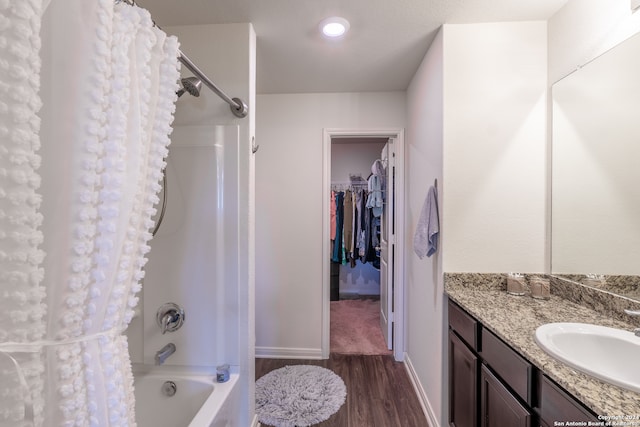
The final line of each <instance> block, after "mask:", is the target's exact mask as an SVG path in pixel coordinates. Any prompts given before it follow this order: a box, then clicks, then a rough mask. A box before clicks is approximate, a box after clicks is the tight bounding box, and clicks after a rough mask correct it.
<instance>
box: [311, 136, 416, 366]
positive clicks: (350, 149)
mask: <svg viewBox="0 0 640 427" xmlns="http://www.w3.org/2000/svg"><path fill="white" fill-rule="evenodd" d="M323 141H324V147H323V154H324V159H323V165H324V166H323V187H324V191H323V197H324V199H323V200H324V201H323V207H324V209H323V237H324V240H323V253H324V254H326V255H327V256H325V257H324V259H323V281H322V283H323V292H322V295H323V304H322V307H323V321H322V355H323V357H324V358H328V357H329V353H330V351H331V344H330V330H331V310H332V309H335V308H336V303H335V301H337V300H345V299H346V300H352V299H354V297H355V298H359V299H360V298H361V297H362V296H364V297H365V298H364V299H365V300H366V299H369V300H374V301H376V303H375V304H376V307H377V310H379V312H378V314H379V316H378V318H379V319H380V320H379V325H376V327H377V328H378V331H379V332H382V336H383V337H384V338H383V340H384V343H385V344H386V345H387V348H389V349H393V355H394V358H395V360H398V361H401V360H403V358H404V345H403V342H404V340H403V337H404V310H403V309H404V289H403V268H402V265H403V262H402V261H403V250H402V249H403V247H402V245H403V238H402V237H403V236H402V232H401V230H403V229H404V224H403V209H402V206H403V204H404V197H403V196H404V192H403V189H404V180H403V177H404V132H403V130H402V129H393V130H388V129H385V130H355V131H354V130H341V129H325V130H324V138H323ZM358 147H360V148H358ZM383 148H384V149H383ZM354 150H355V151H354ZM358 151H360V152H361V155H360V156H359V155H358V154H357V152H358ZM354 152H355V153H356V154H354ZM372 153H373V154H372ZM337 154H340V155H341V157H336V155H337ZM342 156H344V158H343V157H342ZM372 159H375V160H373V161H372ZM374 162H377V163H374ZM372 167H373V171H375V168H376V167H377V169H378V170H377V172H378V173H376V174H373V171H372ZM373 175H376V177H378V179H380V180H381V181H382V185H383V187H384V190H385V191H384V204H379V205H378V206H377V207H378V209H371V211H372V212H373V211H374V210H377V211H378V212H376V213H377V215H376V216H375V218H377V219H375V220H374V216H373V214H372V216H371V218H372V222H371V224H369V226H372V228H371V229H370V230H373V235H372V237H373V239H374V241H375V245H372V246H374V248H373V250H374V251H375V255H372V254H371V252H370V251H369V252H368V253H363V252H362V251H361V252H360V253H359V254H358V253H356V254H355V257H354V254H353V253H352V254H350V255H349V253H348V250H347V249H348V248H346V247H347V246H349V245H347V244H345V245H343V246H345V249H344V251H343V250H342V249H340V251H342V253H339V251H338V246H335V243H333V244H332V237H333V238H334V240H335V239H336V236H335V235H332V234H331V233H332V230H336V225H335V224H333V226H332V222H331V214H330V209H331V202H332V201H334V202H336V201H338V202H339V203H342V202H343V201H344V194H345V192H348V193H349V194H354V198H353V200H354V203H355V193H353V192H352V191H354V190H355V191H357V190H359V188H361V187H360V186H361V185H363V183H364V188H365V189H367V188H368V186H367V181H368V180H369V178H371V177H372V176H373ZM336 190H337V191H338V192H340V197H338V198H337V199H336V198H335V194H334V195H333V197H332V192H335V191H336ZM340 190H347V191H340ZM349 200H351V199H349ZM394 207H395V209H394ZM350 209H351V207H350V208H349V210H348V211H349V212H351V210H350ZM334 212H335V210H334ZM354 219H355V217H354ZM342 221H344V217H342ZM376 221H377V222H376ZM362 224H364V220H363V222H362ZM342 225H343V224H340V226H342ZM352 226H353V224H350V225H349V227H348V229H349V230H353V229H352V228H351V227H352ZM376 226H377V228H376ZM338 229H341V228H340V227H338ZM351 233H353V231H351ZM338 238H339V239H340V240H338V241H339V242H340V241H343V240H342V239H343V237H342V236H338ZM351 238H353V235H352V234H350V235H349V237H348V239H347V241H348V240H350V239H351ZM361 246H362V245H361ZM364 246H365V247H368V246H367V245H364ZM351 249H353V248H351ZM354 258H356V259H354ZM352 268H353V270H351V269H352ZM336 273H337V274H336ZM340 273H342V277H340ZM336 276H338V277H336ZM332 282H333V286H332ZM336 282H337V283H339V286H338V287H337V286H336ZM332 300H333V301H334V304H333V305H332V302H331V301H332ZM340 306H342V307H343V306H344V303H340ZM334 313H335V311H334Z"/></svg>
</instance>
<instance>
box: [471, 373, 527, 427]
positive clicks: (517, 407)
mask: <svg viewBox="0 0 640 427" xmlns="http://www.w3.org/2000/svg"><path fill="white" fill-rule="evenodd" d="M480 400H481V404H480V427H506V426H513V427H531V426H532V423H531V420H532V413H531V411H529V409H528V408H527V407H526V406H524V405H523V404H521V403H520V402H519V401H518V399H517V398H516V397H515V396H514V395H513V394H512V393H511V392H510V391H509V389H507V387H506V386H505V385H504V384H502V382H501V381H500V380H499V379H498V378H497V377H496V376H495V375H494V374H493V373H492V372H491V371H490V370H489V368H487V365H485V364H483V365H482V369H481V371H480Z"/></svg>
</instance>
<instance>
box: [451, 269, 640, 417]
mask: <svg viewBox="0 0 640 427" xmlns="http://www.w3.org/2000/svg"><path fill="white" fill-rule="evenodd" d="M505 277H506V274H465V273H446V274H445V286H446V293H447V295H448V296H449V298H451V299H452V300H454V301H455V302H457V303H458V304H459V305H460V306H461V307H463V308H464V309H465V310H467V311H468V312H469V313H470V314H471V315H473V316H474V317H476V318H477V319H478V320H480V321H481V322H482V323H483V325H485V326H486V327H487V328H489V329H490V330H491V331H493V332H494V333H495V334H496V335H498V336H499V337H500V338H501V339H502V340H504V341H505V342H506V343H507V344H509V345H510V346H512V347H513V348H514V349H516V350H517V351H518V352H519V353H520V354H521V355H523V356H524V357H525V358H526V359H527V360H529V361H530V362H531V363H533V364H534V365H535V366H536V367H538V369H540V370H541V371H542V372H543V373H544V374H546V375H547V376H549V377H550V378H552V379H553V380H554V381H556V382H557V383H558V384H560V385H561V386H562V387H564V388H565V389H566V390H567V391H569V392H570V393H571V394H573V395H574V396H575V397H577V398H578V399H579V400H581V401H582V403H583V404H584V405H586V406H587V407H589V408H590V409H591V410H592V411H593V412H595V413H596V414H599V415H610V416H616V415H625V414H637V413H640V394H639V393H634V392H631V391H628V390H625V389H621V388H619V387H616V386H614V385H610V384H607V383H604V382H602V381H599V380H597V379H595V378H594V377H591V376H589V375H586V374H583V373H580V372H577V371H575V370H574V369H572V368H570V367H569V366H567V365H565V364H563V363H561V362H559V361H557V360H555V359H554V358H552V357H551V356H549V355H548V354H547V353H545V352H544V351H543V350H542V349H541V348H540V347H539V346H538V345H537V344H536V343H535V341H534V333H535V330H536V328H537V327H538V326H540V325H542V324H545V323H551V322H578V323H593V324H597V325H602V326H608V327H613V328H618V329H623V330H632V329H633V327H634V326H633V325H632V324H631V323H629V322H628V320H629V319H627V321H626V322H625V321H621V320H617V319H614V318H612V317H611V316H610V309H609V308H605V305H606V303H605V301H607V300H608V299H609V298H608V297H609V295H611V294H608V295H602V296H603V297H604V298H603V299H602V300H599V299H597V297H593V298H588V299H586V298H585V299H583V298H582V296H581V293H580V292H571V291H567V292H563V291H561V290H560V289H561V288H564V287H565V285H564V284H559V283H557V282H555V281H552V290H551V298H550V299H549V300H540V299H534V298H531V297H530V296H513V295H509V294H507V293H506V282H505V280H504V278H505ZM574 291H575V289H574ZM600 293H601V294H605V293H604V292H600ZM560 294H562V296H560ZM565 297H567V299H565ZM593 302H597V303H596V304H594V305H593V306H592V305H590V304H591V303H593Z"/></svg>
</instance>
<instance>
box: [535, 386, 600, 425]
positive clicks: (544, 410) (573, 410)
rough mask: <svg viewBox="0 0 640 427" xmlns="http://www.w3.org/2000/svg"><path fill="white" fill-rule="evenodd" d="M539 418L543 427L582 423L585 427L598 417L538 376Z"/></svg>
mask: <svg viewBox="0 0 640 427" xmlns="http://www.w3.org/2000/svg"><path fill="white" fill-rule="evenodd" d="M539 384H540V398H539V401H540V418H541V419H542V421H544V422H545V425H550V426H553V425H557V422H565V421H567V420H571V421H583V422H584V423H585V425H587V424H588V422H589V421H593V422H597V421H598V417H597V416H596V415H593V414H592V413H591V412H589V410H587V409H586V408H584V407H582V405H581V404H580V403H578V402H577V401H576V400H575V399H574V398H573V397H571V395H570V394H569V393H567V392H565V391H564V390H562V389H561V388H560V387H558V386H557V385H556V384H554V383H553V382H552V381H551V380H550V379H549V378H547V377H546V376H545V375H540V378H539Z"/></svg>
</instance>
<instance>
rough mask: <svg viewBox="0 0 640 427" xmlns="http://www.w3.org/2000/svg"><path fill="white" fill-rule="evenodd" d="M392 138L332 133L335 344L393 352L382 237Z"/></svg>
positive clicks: (337, 349)
mask: <svg viewBox="0 0 640 427" xmlns="http://www.w3.org/2000/svg"><path fill="white" fill-rule="evenodd" d="M387 141H388V138H370V137H368V138H353V137H350V138H332V140H331V193H330V194H331V195H330V197H331V200H330V227H331V228H330V239H331V245H330V248H331V251H330V252H331V253H330V254H328V255H327V256H329V257H330V260H331V263H330V271H331V275H330V299H331V303H330V305H331V307H330V308H331V330H330V348H331V350H330V351H331V352H334V353H345V354H391V352H390V351H389V350H388V348H387V344H386V342H385V339H384V337H383V334H382V331H381V327H380V295H381V289H380V285H381V274H380V270H381V237H382V223H383V211H384V206H385V203H386V198H387V197H388V192H387V189H386V181H385V174H386V170H385V165H386V159H385V156H386V154H385V150H386V147H387Z"/></svg>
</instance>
